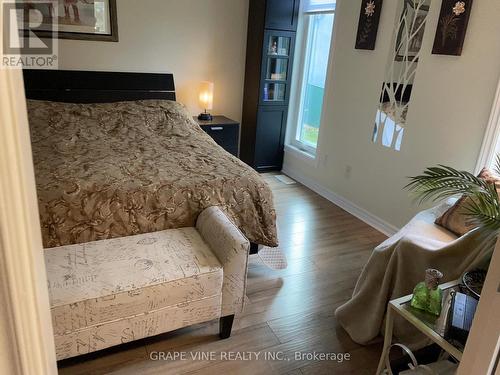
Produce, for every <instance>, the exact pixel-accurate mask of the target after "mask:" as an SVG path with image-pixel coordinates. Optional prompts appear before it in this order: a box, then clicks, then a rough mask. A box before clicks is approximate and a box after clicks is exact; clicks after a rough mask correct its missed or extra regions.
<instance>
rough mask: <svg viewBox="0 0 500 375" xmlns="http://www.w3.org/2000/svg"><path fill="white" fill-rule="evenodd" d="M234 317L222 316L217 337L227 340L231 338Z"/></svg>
mask: <svg viewBox="0 0 500 375" xmlns="http://www.w3.org/2000/svg"><path fill="white" fill-rule="evenodd" d="M233 321H234V315H228V316H223V317H222V318H220V320H219V337H220V338H221V339H227V338H228V337H229V336H231V329H232V328H233Z"/></svg>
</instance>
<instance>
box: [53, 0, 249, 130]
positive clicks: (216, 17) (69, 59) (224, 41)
mask: <svg viewBox="0 0 500 375" xmlns="http://www.w3.org/2000/svg"><path fill="white" fill-rule="evenodd" d="M117 7H118V32H119V40H120V41H119V42H118V43H112V42H96V41H77V40H60V41H59V42H60V44H59V56H60V57H59V68H60V69H81V70H113V71H137V72H168V73H173V74H174V79H175V83H176V86H177V93H178V100H179V101H181V102H183V103H185V104H186V105H187V106H188V108H189V109H190V110H191V111H192V113H193V114H196V113H199V111H200V110H201V109H200V108H199V107H198V92H197V90H198V85H199V82H200V81H204V80H211V81H213V82H214V83H215V95H214V110H213V111H212V113H214V114H224V115H227V116H229V117H232V118H234V119H236V120H240V119H241V108H242V98H243V79H244V70H245V51H246V31H247V20H248V0H140V1H139V0H117Z"/></svg>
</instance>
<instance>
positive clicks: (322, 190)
mask: <svg viewBox="0 0 500 375" xmlns="http://www.w3.org/2000/svg"><path fill="white" fill-rule="evenodd" d="M282 173H284V174H286V175H287V176H289V177H291V178H293V179H294V180H296V181H298V182H300V183H301V184H302V185H304V186H307V187H308V188H309V189H311V190H312V191H314V192H315V193H318V194H319V195H321V196H322V197H323V198H325V199H328V200H329V201H330V202H332V203H333V204H335V205H337V206H339V207H340V208H342V209H343V210H345V211H347V212H349V213H350V214H351V215H353V216H356V217H357V218H358V219H360V220H362V221H364V222H365V223H366V224H368V225H369V226H371V227H373V228H375V229H376V230H378V231H379V232H382V233H383V234H385V235H386V236H388V237H391V236H393V235H394V234H395V233H396V232H397V231H398V230H399V229H398V228H397V227H395V226H394V225H392V224H389V223H388V222H386V221H385V220H382V219H381V218H379V217H378V216H376V215H374V214H372V213H371V212H368V211H367V210H365V209H364V208H361V207H359V206H357V205H356V204H354V203H352V202H351V201H349V200H348V199H346V198H344V197H342V196H340V195H338V194H337V193H335V192H333V191H331V190H330V189H328V188H326V187H324V186H322V185H321V184H319V183H318V182H316V181H314V180H313V179H311V178H309V177H306V176H304V175H302V174H301V173H297V172H295V171H292V170H290V169H288V168H286V167H283V170H282Z"/></svg>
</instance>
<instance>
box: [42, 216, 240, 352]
mask: <svg viewBox="0 0 500 375" xmlns="http://www.w3.org/2000/svg"><path fill="white" fill-rule="evenodd" d="M249 246H250V245H249V242H248V240H247V239H246V238H245V237H244V236H243V235H242V234H241V232H240V231H239V230H238V228H236V227H235V226H234V225H233V224H232V223H231V222H230V221H229V219H228V218H227V217H226V216H225V215H224V213H223V212H222V211H221V210H220V209H219V208H218V207H210V208H207V209H206V210H204V211H203V212H202V213H201V214H200V216H199V218H198V220H197V223H196V228H180V229H170V230H164V231H160V232H154V233H147V234H140V235H135V236H129V237H122V238H114V239H108V240H103V241H95V242H89V243H85V244H77V245H70V246H61V247H57V248H51V249H47V250H45V262H46V266H47V275H48V286H49V295H50V301H51V312H52V323H53V328H54V337H55V342H56V352H57V358H58V359H64V358H69V357H73V356H77V355H81V354H86V353H90V352H94V351H96V350H100V349H104V348H107V347H110V346H113V345H117V344H121V343H125V342H129V341H132V340H137V339H141V338H145V337H149V336H153V335H157V334H160V333H163V332H168V331H172V330H175V329H178V328H182V327H185V326H189V325H192V324H196V323H201V322H206V321H209V320H212V319H216V318H220V319H221V320H220V336H221V338H226V337H229V335H230V334H231V327H232V323H233V318H234V314H235V313H238V312H240V311H241V310H242V308H243V303H244V296H245V287H246V273H247V261H248V252H249Z"/></svg>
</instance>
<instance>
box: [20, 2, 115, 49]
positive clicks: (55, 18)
mask: <svg viewBox="0 0 500 375" xmlns="http://www.w3.org/2000/svg"><path fill="white" fill-rule="evenodd" d="M19 2H20V3H22V4H23V6H24V7H25V8H27V9H30V10H32V9H34V10H36V11H38V12H39V13H40V14H41V15H42V20H41V24H40V25H39V26H37V27H36V30H35V31H33V29H31V31H32V32H34V33H35V34H36V35H37V36H38V37H41V38H51V37H53V35H56V37H57V38H59V39H79V40H99V41H108V42H117V41H118V22H117V18H116V0H33V1H29V0H21V1H19ZM44 25H46V27H45V28H44ZM53 27H55V29H56V30H57V32H56V33H55V34H53V33H52V32H51V30H53ZM22 31H23V32H24V36H25V37H27V36H29V32H30V31H29V30H28V29H23V30H22Z"/></svg>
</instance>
